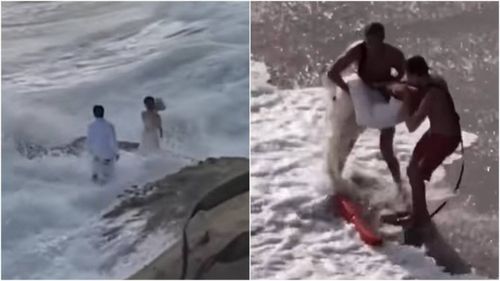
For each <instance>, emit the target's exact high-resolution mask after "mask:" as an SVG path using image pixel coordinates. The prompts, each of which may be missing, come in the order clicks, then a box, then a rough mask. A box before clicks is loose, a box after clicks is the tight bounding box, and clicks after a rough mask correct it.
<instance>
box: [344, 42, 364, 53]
mask: <svg viewBox="0 0 500 281" xmlns="http://www.w3.org/2000/svg"><path fill="white" fill-rule="evenodd" d="M363 46H364V41H362V40H358V41H354V42H353V43H351V44H350V45H349V46H347V49H346V50H345V54H350V55H358V54H360V52H361V49H362V48H363Z"/></svg>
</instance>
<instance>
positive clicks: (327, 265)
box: [251, 62, 476, 279]
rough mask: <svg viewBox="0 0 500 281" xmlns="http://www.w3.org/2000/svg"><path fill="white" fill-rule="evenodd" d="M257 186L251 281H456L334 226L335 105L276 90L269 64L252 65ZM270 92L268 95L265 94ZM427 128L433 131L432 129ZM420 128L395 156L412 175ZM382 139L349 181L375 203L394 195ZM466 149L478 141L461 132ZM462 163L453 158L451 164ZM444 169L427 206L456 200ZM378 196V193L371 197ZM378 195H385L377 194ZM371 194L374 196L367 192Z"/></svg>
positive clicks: (324, 97) (359, 150)
mask: <svg viewBox="0 0 500 281" xmlns="http://www.w3.org/2000/svg"><path fill="white" fill-rule="evenodd" d="M251 77H252V102H251V107H252V116H251V126H252V135H251V153H252V163H251V181H252V193H251V196H252V198H251V204H252V208H251V210H252V213H251V219H252V225H251V226H252V234H253V235H252V240H251V241H252V242H251V247H252V256H251V262H252V278H254V279H260V278H265V279H408V278H410V279H426V278H430V279H436V278H437V279H441V278H443V279H448V278H453V279H455V278H468V277H470V276H468V275H467V276H466V275H461V276H453V277H452V276H451V275H448V274H446V273H444V272H443V270H442V268H441V267H439V266H436V263H435V261H434V260H433V259H432V258H430V257H427V256H426V255H425V254H424V249H423V248H422V249H417V248H413V247H409V246H402V245H400V244H398V243H396V242H388V243H386V244H385V246H383V247H381V248H371V247H369V246H367V245H365V244H364V243H363V242H362V241H361V240H360V239H359V236H358V234H357V232H356V231H355V230H354V227H353V226H352V225H349V224H346V223H345V222H344V221H343V220H341V219H335V218H334V217H333V216H332V214H330V213H329V212H328V211H327V210H326V209H325V208H326V203H327V202H326V201H325V198H326V195H327V194H330V193H332V191H333V188H335V187H332V186H331V184H330V182H329V178H328V176H327V175H326V167H325V166H326V151H327V150H326V144H327V137H328V136H329V134H330V133H331V129H330V128H328V127H327V126H326V125H325V124H327V122H326V121H327V120H326V119H327V116H328V115H327V111H328V109H327V105H328V103H330V100H329V96H328V94H327V91H326V90H325V89H323V88H304V89H296V90H278V89H274V90H270V89H273V87H272V86H270V85H266V84H265V83H266V81H267V80H268V79H269V74H268V73H267V71H266V67H265V64H263V63H260V62H252V74H251ZM263 89H265V90H263ZM426 126H428V125H426ZM426 126H422V127H421V128H420V129H419V130H418V131H417V132H415V133H413V134H410V133H408V131H407V130H406V129H405V128H404V127H403V126H398V127H397V128H396V130H397V135H396V137H395V147H396V154H397V156H398V158H399V159H400V160H401V165H402V167H406V166H407V164H408V161H409V157H410V155H411V151H412V149H413V147H414V145H415V143H416V141H417V140H418V138H419V137H420V135H422V133H423V132H424V131H425V130H426ZM378 134H379V133H378V132H377V131H376V130H367V131H365V132H364V133H363V134H362V135H361V136H360V138H359V140H358V142H357V143H356V145H355V147H354V149H353V152H352V154H351V156H350V157H349V159H348V162H347V164H346V167H345V171H344V177H347V178H349V177H351V176H352V175H354V174H358V175H359V174H361V175H362V176H363V178H364V179H369V180H371V181H372V182H371V183H370V187H369V188H368V189H372V190H371V193H372V194H375V195H376V196H375V197H372V198H371V200H372V202H375V203H376V202H377V201H380V202H382V201H387V200H390V199H393V198H394V196H395V195H396V194H395V193H396V192H395V190H396V188H395V186H394V184H393V183H392V180H391V177H390V173H389V170H388V169H387V168H386V165H385V163H384V162H383V160H382V157H381V155H380V151H379V145H378V140H379V138H378ZM463 135H464V145H465V146H470V145H471V144H472V142H474V141H475V139H476V136H475V135H473V134H470V133H468V132H463ZM458 158H459V155H458V154H457V155H455V154H454V155H453V156H452V157H450V158H449V160H447V163H449V162H450V161H454V160H456V159H458ZM444 176H445V170H444V168H442V167H440V168H439V169H438V170H436V172H435V173H434V175H433V178H432V181H431V184H430V186H431V188H429V192H428V194H427V195H428V199H429V200H431V201H432V200H433V199H442V198H443V197H446V196H450V195H451V192H450V188H451V187H449V186H444V185H443V184H441V185H443V186H440V184H438V183H439V182H440V180H441V179H443V177H444ZM373 189H377V191H380V192H373ZM378 189H380V190H378ZM367 192H368V191H367Z"/></svg>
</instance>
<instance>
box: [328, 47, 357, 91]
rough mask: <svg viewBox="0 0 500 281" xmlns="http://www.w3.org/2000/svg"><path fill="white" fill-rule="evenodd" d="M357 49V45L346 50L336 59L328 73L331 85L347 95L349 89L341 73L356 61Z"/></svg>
mask: <svg viewBox="0 0 500 281" xmlns="http://www.w3.org/2000/svg"><path fill="white" fill-rule="evenodd" d="M358 48H359V45H356V46H355V47H353V48H350V49H349V50H347V51H346V52H345V53H344V54H342V55H341V56H340V57H339V58H337V61H336V62H335V63H334V64H333V66H332V68H331V69H330V71H328V78H330V80H331V81H332V82H333V83H335V84H336V85H337V86H339V87H340V88H341V89H342V90H344V91H346V92H347V93H349V87H348V86H347V83H346V82H345V81H344V79H343V78H342V76H341V73H342V71H344V70H345V69H346V68H347V67H349V65H351V64H352V63H353V62H355V61H356V60H357V59H358V55H357V54H358Z"/></svg>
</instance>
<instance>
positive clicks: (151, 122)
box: [139, 112, 161, 154]
mask: <svg viewBox="0 0 500 281" xmlns="http://www.w3.org/2000/svg"><path fill="white" fill-rule="evenodd" d="M155 114H156V115H155ZM142 121H143V123H144V129H143V131H142V140H141V144H140V146H139V148H140V152H141V153H142V154H150V153H154V152H158V151H159V150H160V131H159V127H160V125H161V124H159V123H160V122H161V121H160V119H159V116H157V113H156V112H155V113H154V114H153V113H152V112H143V114H142Z"/></svg>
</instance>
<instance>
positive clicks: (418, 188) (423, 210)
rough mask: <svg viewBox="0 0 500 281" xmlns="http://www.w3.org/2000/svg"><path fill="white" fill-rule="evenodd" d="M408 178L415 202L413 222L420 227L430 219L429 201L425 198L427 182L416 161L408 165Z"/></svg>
mask: <svg viewBox="0 0 500 281" xmlns="http://www.w3.org/2000/svg"><path fill="white" fill-rule="evenodd" d="M408 178H409V179H410V185H411V197H412V202H413V204H412V205H413V211H412V213H413V214H412V221H413V222H412V224H413V226H414V227H420V226H422V225H424V224H426V223H427V222H429V221H430V215H429V211H428V210H427V201H426V200H425V182H424V176H423V175H422V174H421V172H420V170H419V168H418V166H417V164H416V163H410V165H409V166H408Z"/></svg>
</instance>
